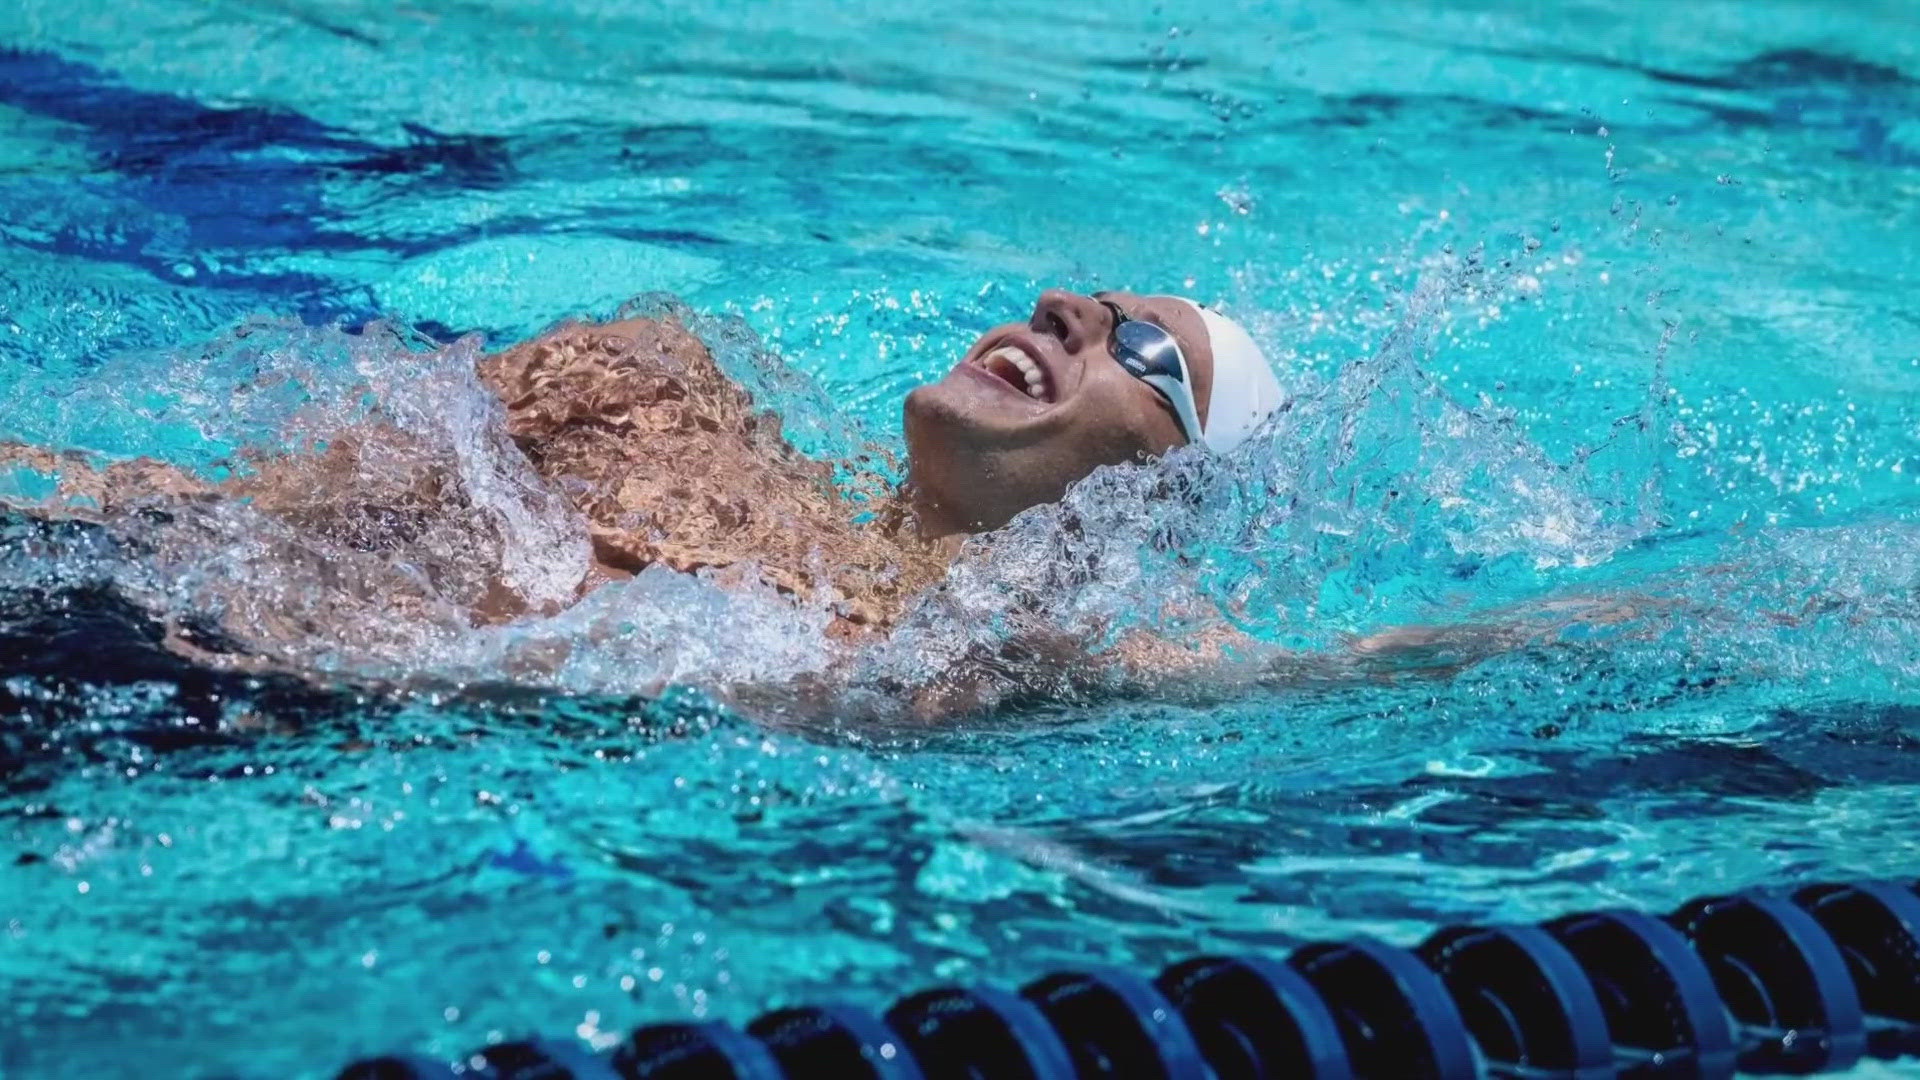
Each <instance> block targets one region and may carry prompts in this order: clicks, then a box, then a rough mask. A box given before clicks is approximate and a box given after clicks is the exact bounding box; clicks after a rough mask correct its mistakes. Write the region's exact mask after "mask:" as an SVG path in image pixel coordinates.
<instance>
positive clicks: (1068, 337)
mask: <svg viewBox="0 0 1920 1080" xmlns="http://www.w3.org/2000/svg"><path fill="white" fill-rule="evenodd" d="M1097 295H1098V296H1099V297H1100V298H1102V299H1105V300H1108V301H1111V302H1112V303H1115V304H1118V305H1119V306H1120V308H1121V309H1122V310H1124V311H1125V312H1126V313H1127V315H1128V317H1130V318H1133V319H1136V320H1139V321H1142V322H1153V323H1158V324H1160V325H1161V326H1163V327H1165V328H1166V329H1167V330H1168V331H1170V332H1171V333H1172V334H1173V336H1174V337H1175V339H1177V340H1178V341H1179V342H1180V347H1181V350H1182V351H1183V352H1184V353H1185V354H1186V357H1187V365H1188V368H1189V370H1190V371H1191V373H1192V375H1193V389H1194V397H1195V399H1196V401H1197V402H1198V404H1199V409H1200V417H1201V420H1202V421H1204V420H1205V419H1206V415H1207V400H1208V398H1209V397H1211V396H1212V390H1213V351H1212V349H1210V348H1209V347H1208V343H1207V329H1206V324H1205V323H1204V322H1203V321H1202V320H1201V318H1200V314H1199V313H1198V312H1197V311H1195V310H1194V309H1193V308H1192V307H1191V306H1189V305H1188V304H1187V303H1186V302H1184V301H1181V300H1178V299H1175V298H1173V297H1169V296H1137V295H1135V294H1133V293H1125V292H1103V293H1099V294H1097ZM1112 331H1113V315H1112V314H1111V313H1110V312H1109V310H1108V308H1107V307H1106V306H1105V305H1104V304H1102V303H1100V300H1098V299H1095V298H1094V297H1092V296H1081V295H1079V294H1077V293H1070V292H1065V291H1063V290H1060V289H1049V290H1047V291H1046V292H1044V293H1041V294H1040V299H1039V302H1037V303H1036V304H1034V307H1033V315H1032V317H1031V318H1029V319H1028V320H1027V321H1026V322H1017V323H1007V324H1005V325H1003V326H996V327H994V328H993V329H991V330H989V331H987V332H986V333H985V334H982V335H981V336H980V340H978V341H976V342H974V343H973V347H972V348H970V349H968V350H967V353H966V355H965V356H964V357H962V358H961V360H960V362H959V363H958V364H955V365H954V366H953V370H951V371H949V372H948V373H947V375H946V377H945V378H943V379H941V380H940V381H939V382H937V383H933V384H931V385H928V386H922V387H920V388H918V389H916V390H914V391H913V393H911V394H908V395H907V404H906V429H907V456H908V473H909V479H910V480H911V482H912V485H913V493H914V506H915V511H916V513H917V515H918V517H919V519H920V527H921V530H922V532H924V533H926V534H927V535H930V536H940V535H946V534H951V533H957V532H984V531H986V530H988V529H997V528H999V527H1000V526H1002V525H1004V524H1006V523H1007V522H1008V521H1009V520H1010V519H1012V517H1013V516H1014V515H1015V514H1018V513H1019V512H1020V511H1022V510H1025V509H1027V508H1028V507H1030V506H1037V505H1039V504H1041V503H1048V502H1054V501H1056V500H1058V499H1059V498H1060V497H1061V496H1062V495H1063V494H1065V493H1066V490H1067V487H1068V486H1069V485H1071V484H1072V483H1073V482H1074V481H1076V480H1079V479H1080V478H1081V477H1084V476H1086V475H1087V474H1088V473H1090V472H1092V471H1093V470H1094V469H1097V468H1099V467H1100V466H1102V465H1114V464H1118V463H1120V462H1123V461H1144V460H1146V459H1148V458H1151V457H1156V456H1158V455H1160V454H1164V453H1166V452H1167V451H1168V450H1169V449H1172V448H1173V447H1175V446H1179V445H1181V444H1182V443H1184V442H1185V441H1186V439H1185V438H1184V437H1183V436H1182V435H1181V432H1180V422H1179V420H1178V419H1177V418H1176V415H1175V413H1174V411H1173V407H1172V406H1171V405H1169V404H1168V403H1167V401H1166V399H1165V398H1162V397H1161V396H1160V394H1159V393H1158V392H1157V391H1155V390H1154V389H1153V388H1152V387H1151V386H1148V385H1147V384H1146V383H1144V382H1141V381H1140V380H1139V379H1136V378H1134V377H1133V376H1132V375H1129V374H1128V373H1127V370H1126V369H1125V368H1123V367H1121V366H1120V362H1119V361H1118V360H1115V359H1114V358H1113V354H1112V353H1111V352H1109V351H1108V347H1107V341H1108V335H1109V334H1110V333H1112Z"/></svg>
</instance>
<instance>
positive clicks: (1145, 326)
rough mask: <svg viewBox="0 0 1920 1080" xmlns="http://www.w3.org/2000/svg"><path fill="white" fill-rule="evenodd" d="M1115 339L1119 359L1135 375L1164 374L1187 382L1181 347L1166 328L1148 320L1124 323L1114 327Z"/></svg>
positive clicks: (1140, 376)
mask: <svg viewBox="0 0 1920 1080" xmlns="http://www.w3.org/2000/svg"><path fill="white" fill-rule="evenodd" d="M1113 342H1114V344H1115V345H1116V346H1118V349H1117V350H1116V352H1115V359H1117V360H1119V361H1120V363H1121V364H1122V365H1124V366H1125V367H1126V369H1127V370H1128V371H1129V372H1131V373H1132V374H1133V376H1134V377H1135V378H1145V377H1146V376H1148V375H1164V376H1166V377H1168V378H1170V379H1173V380H1175V381H1177V382H1185V381H1186V378H1185V376H1186V373H1185V371H1184V370H1182V368H1183V365H1182V364H1181V363H1180V346H1179V344H1178V343H1177V342H1175V341H1174V340H1173V335H1172V334H1169V333H1168V332H1167V331H1166V329H1165V328H1164V327H1160V326H1155V325H1154V324H1153V323H1148V322H1123V323H1121V324H1119V325H1118V326H1116V327H1114V331H1113Z"/></svg>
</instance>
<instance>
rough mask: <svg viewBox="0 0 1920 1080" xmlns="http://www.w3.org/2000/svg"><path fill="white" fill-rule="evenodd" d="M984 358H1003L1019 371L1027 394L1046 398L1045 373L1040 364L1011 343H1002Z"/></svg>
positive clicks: (1042, 398) (1037, 397)
mask: <svg viewBox="0 0 1920 1080" xmlns="http://www.w3.org/2000/svg"><path fill="white" fill-rule="evenodd" d="M986 359H988V360H1005V361H1006V362H1007V363H1009V364H1012V365H1013V366H1014V369H1015V370H1017V371H1019V372H1020V376H1021V378H1023V379H1025V380H1026V383H1027V396H1029V397H1032V398H1035V399H1041V400H1044V399H1045V398H1046V396H1047V389H1046V388H1047V376H1046V373H1044V372H1042V371H1041V370H1040V365H1039V364H1036V363H1034V362H1033V358H1032V357H1030V356H1028V355H1027V354H1026V353H1023V352H1021V351H1020V350H1019V349H1016V348H1014V347H1013V346H1011V345H1002V346H1000V347H999V348H997V349H995V350H993V351H992V352H990V353H988V354H987V356H986Z"/></svg>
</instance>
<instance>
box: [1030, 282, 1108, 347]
mask: <svg viewBox="0 0 1920 1080" xmlns="http://www.w3.org/2000/svg"><path fill="white" fill-rule="evenodd" d="M1108 319H1109V316H1108V315H1107V309H1106V308H1105V307H1104V306H1102V305H1101V303H1100V301H1098V300H1095V299H1094V298H1093V297H1091V296H1081V295H1080V294H1079V293H1073V292H1068V291H1067V290H1065V289H1048V290H1047V291H1046V292H1043V293H1041V294H1040V299H1039V301H1037V302H1036V303H1035V304H1034V305H1033V318H1032V319H1031V320H1029V321H1028V323H1027V325H1028V326H1030V327H1032V328H1033V330H1034V332H1035V333H1040V334H1052V335H1053V336H1055V337H1057V338H1059V339H1060V341H1061V343H1062V344H1064V345H1065V346H1066V347H1067V351H1068V352H1070V353H1071V352H1079V351H1080V350H1081V349H1083V348H1085V347H1086V346H1087V344H1088V343H1090V342H1094V341H1099V340H1102V339H1103V338H1104V337H1105V336H1106V333H1107V330H1108V329H1109V328H1108V326H1107V322H1108Z"/></svg>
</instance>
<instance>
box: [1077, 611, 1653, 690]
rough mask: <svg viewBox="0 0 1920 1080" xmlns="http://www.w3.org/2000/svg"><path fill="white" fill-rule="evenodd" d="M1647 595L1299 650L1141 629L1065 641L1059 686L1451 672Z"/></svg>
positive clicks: (1548, 639)
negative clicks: (1079, 644)
mask: <svg viewBox="0 0 1920 1080" xmlns="http://www.w3.org/2000/svg"><path fill="white" fill-rule="evenodd" d="M1658 606H1660V605H1658V604H1657V603H1655V602H1653V601H1651V600H1649V599H1648V598H1646V597H1627V596H1611V597H1570V598H1561V599H1557V600H1548V601H1540V602H1535V603H1532V604H1527V605H1515V606H1510V607H1504V608H1499V609H1495V610H1492V611H1487V612H1483V613H1480V614H1479V615H1476V616H1474V617H1472V618H1468V619H1462V620H1461V621H1458V622H1453V623H1436V624H1410V625H1405V626H1396V627H1391V628H1389V629H1386V630H1382V631H1377V632H1375V633H1371V634H1366V635H1361V636H1352V637H1348V638H1347V639H1345V640H1344V641H1343V642H1342V643H1341V645H1340V646H1338V647H1336V648H1332V649H1328V650H1325V651H1317V652H1296V651H1291V650H1287V649H1283V648H1281V647H1279V646H1277V645H1274V644H1272V643H1270V642H1265V641H1261V640H1258V639H1256V638H1253V637H1250V636H1248V635H1246V634H1243V633H1241V632H1239V631H1237V630H1233V629H1231V628H1228V627H1225V626H1219V625H1216V626H1214V627H1211V628H1207V629H1205V630H1202V631H1200V632H1198V633H1196V634H1193V635H1192V636H1190V637H1189V638H1188V639H1186V640H1184V641H1173V640H1170V639H1168V638H1166V637H1163V636H1161V635H1158V634H1154V633H1150V632H1147V631H1138V630H1136V631H1131V632H1129V633H1127V634H1125V635H1124V636H1122V637H1121V638H1120V640H1119V641H1118V642H1116V643H1115V644H1114V645H1113V646H1112V647H1111V648H1108V649H1105V650H1103V651H1099V652H1093V653H1089V652H1087V651H1086V650H1085V649H1084V648H1082V649H1079V650H1077V651H1076V650H1074V649H1072V648H1071V647H1066V646H1064V645H1063V644H1062V643H1056V647H1055V649H1054V651H1053V657H1054V659H1053V664H1052V667H1053V672H1052V673H1051V674H1052V678H1051V682H1052V684H1053V685H1054V686H1056V687H1058V686H1061V685H1062V684H1063V683H1065V682H1068V681H1071V682H1072V684H1073V685H1074V687H1075V688H1076V689H1077V690H1078V691H1079V696H1081V697H1082V698H1083V699H1089V698H1090V699H1099V698H1112V699H1148V700H1153V701H1156V702H1161V703H1165V704H1184V705H1193V706H1204V705H1211V704H1217V703H1220V702H1223V701H1229V700H1234V699H1237V698H1242V697H1245V696H1247V695H1248V694H1253V693H1258V692H1260V691H1262V690H1272V689H1279V688H1284V687H1311V686H1342V685H1347V686H1351V685H1356V684H1372V683H1380V682H1385V681H1396V680H1399V679H1402V678H1419V677H1444V676H1448V675H1452V674H1454V673H1456V672H1459V671H1463V670H1465V669H1467V668H1470V667H1473V666H1474V665H1476V664H1479V663H1482V662H1484V661H1487V660H1490V659H1493V658H1494V657H1497V656H1503V655H1508V654H1511V653H1514V652H1517V651H1520V650H1523V649H1527V648H1532V647H1536V646H1541V645H1547V644H1552V643H1554V642H1556V641H1558V640H1560V638H1561V636H1562V635H1563V634H1564V633H1565V632H1566V631H1568V630H1570V629H1572V628H1574V627H1597V626H1608V625H1614V624H1619V623H1625V622H1627V621H1629V620H1635V619H1640V618H1643V617H1644V616H1646V615H1648V614H1649V613H1650V612H1651V611H1652V610H1653V609H1654V608H1656V607H1658Z"/></svg>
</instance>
